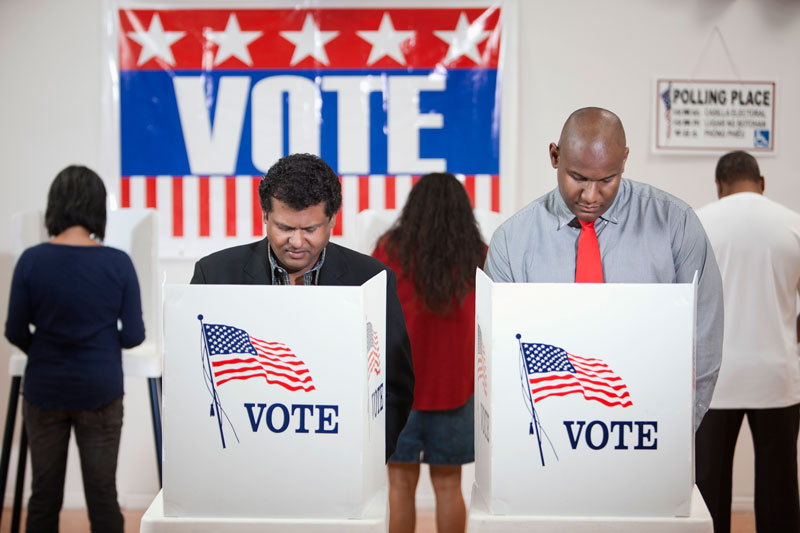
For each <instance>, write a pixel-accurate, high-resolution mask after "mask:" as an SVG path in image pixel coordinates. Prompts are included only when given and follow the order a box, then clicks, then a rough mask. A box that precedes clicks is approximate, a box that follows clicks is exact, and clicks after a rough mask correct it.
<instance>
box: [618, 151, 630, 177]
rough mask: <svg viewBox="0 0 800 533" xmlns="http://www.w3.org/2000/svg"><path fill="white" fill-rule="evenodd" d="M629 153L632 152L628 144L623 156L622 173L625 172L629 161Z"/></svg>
mask: <svg viewBox="0 0 800 533" xmlns="http://www.w3.org/2000/svg"><path fill="white" fill-rule="evenodd" d="M629 153H630V149H629V148H628V147H627V146H626V147H625V156H624V157H623V158H622V170H621V171H620V174H621V173H623V172H625V163H627V162H628V154H629Z"/></svg>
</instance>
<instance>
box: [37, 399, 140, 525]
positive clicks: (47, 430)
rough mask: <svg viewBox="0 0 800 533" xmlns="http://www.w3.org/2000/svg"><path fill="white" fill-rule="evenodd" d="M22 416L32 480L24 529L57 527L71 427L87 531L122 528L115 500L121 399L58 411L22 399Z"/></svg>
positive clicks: (120, 516)
mask: <svg viewBox="0 0 800 533" xmlns="http://www.w3.org/2000/svg"><path fill="white" fill-rule="evenodd" d="M22 415H23V418H24V421H25V431H27V432H28V441H29V442H30V450H31V468H32V470H33V482H32V485H33V487H32V489H33V492H32V494H31V499H30V500H29V502H28V519H27V523H26V528H25V530H26V531H30V532H31V533H33V532H37V533H50V532H54V533H57V532H58V515H59V512H60V511H61V504H62V501H63V499H64V475H65V473H66V470H67V449H68V445H69V437H70V430H71V429H73V428H74V429H75V440H76V441H77V444H78V451H79V452H80V457H81V473H82V474H83V492H84V494H85V495H86V507H87V509H88V511H89V522H90V523H91V525H92V526H91V527H92V533H123V530H124V526H123V518H122V513H121V512H120V509H119V503H118V502H117V479H116V477H117V455H118V452H119V441H120V433H121V430H122V398H117V399H116V400H114V401H113V402H111V403H110V404H108V405H106V406H105V407H101V408H99V409H93V410H86V411H59V410H54V409H41V408H39V407H36V406H35V405H32V404H30V403H28V402H27V401H23V404H22Z"/></svg>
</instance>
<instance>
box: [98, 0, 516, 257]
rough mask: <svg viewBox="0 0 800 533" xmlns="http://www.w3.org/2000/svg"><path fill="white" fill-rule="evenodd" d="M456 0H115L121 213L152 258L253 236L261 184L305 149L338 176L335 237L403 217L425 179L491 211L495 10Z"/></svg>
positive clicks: (496, 112) (496, 135)
mask: <svg viewBox="0 0 800 533" xmlns="http://www.w3.org/2000/svg"><path fill="white" fill-rule="evenodd" d="M465 3H466V4H467V5H466V6H462V5H459V4H458V3H453V2H450V3H446V4H444V6H445V7H436V3H434V4H433V5H432V6H431V7H425V8H419V7H414V8H404V7H397V6H398V5H399V4H397V3H394V4H392V6H394V7H387V8H382V7H381V6H380V5H377V6H375V5H373V4H369V8H368V9H367V8H363V7H353V8H348V7H330V8H328V7H326V8H308V7H307V4H304V3H299V4H298V5H297V6H291V5H290V6H288V7H287V8H274V9H273V8H254V9H253V8H244V7H242V8H237V7H236V5H235V4H233V5H232V4H231V3H230V2H224V3H223V2H220V3H219V7H218V8H204V9H184V8H182V7H178V6H177V5H176V7H174V8H173V7H165V6H169V3H166V4H165V3H163V2H161V3H158V4H154V3H153V4H149V3H148V2H141V1H140V2H134V1H129V2H122V3H121V6H120V7H119V8H118V9H116V10H115V11H114V12H113V13H112V17H111V18H112V20H113V21H114V24H115V27H116V51H115V57H114V59H113V60H114V61H115V62H116V63H115V64H116V65H118V71H117V72H116V73H115V77H116V78H117V82H116V83H117V87H116V88H117V90H118V117H119V159H120V161H119V166H120V169H121V178H120V181H119V186H118V187H113V188H112V190H117V189H118V191H119V192H118V198H119V204H120V206H121V207H123V208H125V207H147V208H152V209H156V210H157V211H158V213H159V215H160V219H161V228H160V241H161V243H162V252H164V253H166V254H186V255H189V254H194V253H204V252H206V251H208V250H213V249H218V248H220V247H223V246H226V245H233V244H239V243H243V242H250V241H252V240H254V239H255V238H260V237H262V236H263V231H264V230H263V221H262V215H261V208H260V204H259V199H258V194H257V186H258V181H259V179H260V178H261V176H262V175H263V174H264V173H265V172H266V171H267V170H268V169H269V167H270V166H271V165H272V164H273V163H274V162H275V161H276V160H277V159H279V158H280V157H282V156H284V155H286V154H289V153H296V152H309V153H313V154H317V155H320V156H321V157H322V158H323V159H324V160H325V161H327V162H328V163H329V164H330V165H331V167H332V168H333V169H334V171H335V172H337V174H339V175H340V176H341V182H342V187H343V205H342V211H341V213H340V215H339V217H338V218H337V222H336V226H335V228H334V232H333V234H334V237H335V238H336V239H338V240H340V241H343V242H345V243H348V242H349V241H351V240H352V239H355V235H354V234H353V233H354V231H355V215H356V214H357V213H358V212H360V211H362V210H364V209H368V208H373V209H374V208H386V209H393V208H401V207H402V206H403V204H404V202H405V199H406V197H407V195H408V192H409V190H410V188H411V187H412V186H413V184H414V183H415V182H416V180H417V179H418V178H419V177H420V176H421V175H422V174H425V173H427V172H443V171H447V172H452V173H454V174H456V175H457V176H458V177H459V179H461V181H462V182H463V183H464V186H465V187H466V190H467V192H468V194H469V196H470V198H471V199H472V202H473V205H474V206H475V207H480V208H483V209H487V210H493V211H495V212H499V211H500V177H499V161H500V124H499V121H500V92H501V91H500V87H499V79H500V76H499V62H500V61H499V60H500V57H501V54H502V50H501V18H502V13H501V7H500V5H499V4H494V5H492V6H491V7H475V3H471V2H465ZM487 4H488V2H487ZM184 5H185V4H184ZM281 5H286V4H285V3H284V4H281ZM336 5H337V6H339V5H341V4H336ZM344 5H346V4H344ZM360 5H361V6H364V5H366V4H364V3H361V4H360ZM416 5H420V4H416ZM152 6H157V8H152ZM115 116H117V114H116V113H115Z"/></svg>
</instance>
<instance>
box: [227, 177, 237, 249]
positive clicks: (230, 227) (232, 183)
mask: <svg viewBox="0 0 800 533" xmlns="http://www.w3.org/2000/svg"><path fill="white" fill-rule="evenodd" d="M225 235H227V236H228V237H236V178H235V177H234V176H228V177H227V178H225Z"/></svg>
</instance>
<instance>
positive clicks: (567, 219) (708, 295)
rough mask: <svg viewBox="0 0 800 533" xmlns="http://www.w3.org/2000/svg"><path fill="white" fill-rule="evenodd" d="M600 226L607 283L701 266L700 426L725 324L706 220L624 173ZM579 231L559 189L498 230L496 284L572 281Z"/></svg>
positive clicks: (661, 277) (690, 271)
mask: <svg viewBox="0 0 800 533" xmlns="http://www.w3.org/2000/svg"><path fill="white" fill-rule="evenodd" d="M595 231H596V232H597V240H598V242H599V244H600V255H601V257H602V261H603V279H604V280H605V281H606V282H608V283H691V282H692V280H693V279H694V274H695V271H696V272H697V274H698V285H697V340H696V342H697V344H696V354H697V361H696V397H695V429H697V427H698V426H699V425H700V421H701V420H702V419H703V415H704V414H705V412H706V410H708V406H709V404H710V402H711V396H712V394H713V392H714V384H715V383H716V381H717V374H718V373H719V365H720V360H721V358H722V325H723V314H722V313H723V311H722V279H721V277H720V273H719V268H718V267H717V261H716V259H715V258H714V253H713V251H712V249H711V245H710V244H709V241H708V238H707V237H706V233H705V230H704V229H703V226H702V225H701V224H700V221H699V219H698V218H697V215H695V213H694V211H692V208H691V207H689V205H687V204H686V203H685V202H683V201H681V200H679V199H678V198H676V197H674V196H672V195H670V194H667V193H665V192H664V191H661V190H659V189H656V188H655V187H651V186H650V185H646V184H643V183H638V182H635V181H631V180H627V179H622V180H621V183H620V187H619V192H618V193H617V197H616V198H615V199H614V203H612V204H611V207H610V208H609V209H608V211H606V212H605V213H604V214H603V215H602V216H601V217H600V218H598V219H597V221H596V222H595ZM579 234H580V225H579V224H578V223H577V219H576V218H575V215H574V214H572V212H571V211H570V210H569V208H567V205H566V204H565V203H564V200H563V199H562V198H561V194H560V193H559V192H558V189H557V188H556V189H554V190H552V191H550V192H549V193H547V194H545V195H544V196H542V197H541V198H539V199H537V200H534V201H533V202H531V203H530V204H528V205H527V206H525V207H524V208H523V209H522V210H521V211H519V212H517V213H516V214H514V215H513V216H512V217H511V218H509V219H508V220H506V221H505V222H504V223H503V224H502V225H501V226H500V227H499V228H498V229H497V231H495V233H494V235H493V236H492V242H491V244H490V246H489V254H488V255H487V256H486V265H485V270H486V273H487V274H488V275H489V277H491V278H492V280H494V281H496V282H516V283H527V282H548V283H553V282H563V283H574V281H575V261H576V258H577V249H578V235H579Z"/></svg>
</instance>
